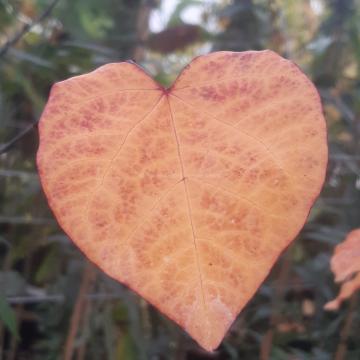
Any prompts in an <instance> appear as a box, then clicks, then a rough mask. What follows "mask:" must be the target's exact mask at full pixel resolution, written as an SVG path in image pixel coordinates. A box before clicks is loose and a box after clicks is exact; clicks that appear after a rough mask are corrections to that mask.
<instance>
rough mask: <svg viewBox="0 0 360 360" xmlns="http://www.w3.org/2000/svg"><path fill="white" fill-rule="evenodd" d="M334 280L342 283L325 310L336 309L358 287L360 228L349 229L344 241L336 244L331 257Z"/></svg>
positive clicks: (359, 279)
mask: <svg viewBox="0 0 360 360" xmlns="http://www.w3.org/2000/svg"><path fill="white" fill-rule="evenodd" d="M331 270H332V271H333V273H334V275H335V281H336V282H339V283H342V285H341V288H340V293H339V295H338V296H337V297H336V299H334V300H332V301H330V302H328V303H327V304H326V305H325V309H326V310H337V309H338V308H339V306H340V305H341V303H342V302H343V301H344V300H346V299H348V298H349V297H350V296H351V295H352V294H353V293H354V292H355V291H357V290H358V289H360V229H356V230H353V231H351V232H350V233H349V234H348V235H347V236H346V238H345V240H344V242H342V243H341V244H339V245H337V246H336V248H335V252H334V255H333V257H332V258H331Z"/></svg>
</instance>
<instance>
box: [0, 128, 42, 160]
mask: <svg viewBox="0 0 360 360" xmlns="http://www.w3.org/2000/svg"><path fill="white" fill-rule="evenodd" d="M37 124H38V123H37V122H34V123H32V124H30V125H28V126H27V127H26V128H25V129H24V130H22V131H20V132H19V133H18V134H17V135H15V136H14V137H13V138H12V139H11V140H10V141H9V142H7V143H6V144H4V145H2V146H1V147H0V155H1V154H4V153H6V152H7V151H8V150H9V149H10V148H11V147H12V146H13V145H14V144H16V143H17V142H18V141H19V140H20V139H22V138H23V137H24V136H25V135H27V134H28V133H29V132H30V131H32V130H33V129H34V128H35V127H36V126H37Z"/></svg>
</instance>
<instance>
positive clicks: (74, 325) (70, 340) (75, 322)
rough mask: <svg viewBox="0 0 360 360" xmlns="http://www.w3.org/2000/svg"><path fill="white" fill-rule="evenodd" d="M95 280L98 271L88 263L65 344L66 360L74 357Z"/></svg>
mask: <svg viewBox="0 0 360 360" xmlns="http://www.w3.org/2000/svg"><path fill="white" fill-rule="evenodd" d="M95 278H96V269H95V268H94V267H93V266H92V264H90V263H89V262H86V265H85V269H84V271H83V276H82V279H81V285H80V290H79V293H78V296H77V299H76V303H75V306H74V310H73V313H72V315H71V320H70V327H69V332H68V336H67V339H66V343H65V351H64V358H63V359H64V360H71V359H72V357H73V353H74V343H75V338H76V335H77V333H78V329H79V325H80V323H81V319H82V317H83V314H84V310H85V304H86V294H87V293H88V291H89V289H90V287H91V286H92V284H93V283H94V281H95Z"/></svg>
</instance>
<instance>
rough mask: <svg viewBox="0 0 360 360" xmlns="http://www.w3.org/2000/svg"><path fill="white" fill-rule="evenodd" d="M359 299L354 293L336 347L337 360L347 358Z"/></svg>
mask: <svg viewBox="0 0 360 360" xmlns="http://www.w3.org/2000/svg"><path fill="white" fill-rule="evenodd" d="M357 301H358V295H357V294H353V295H352V297H351V300H350V306H349V309H348V313H347V315H346V318H345V322H344V325H343V327H342V329H341V331H340V341H339V344H338V346H337V349H336V354H335V358H334V359H335V360H345V359H346V352H347V339H348V337H349V335H350V330H351V325H352V322H353V318H354V315H355V314H354V312H355V309H356V305H357Z"/></svg>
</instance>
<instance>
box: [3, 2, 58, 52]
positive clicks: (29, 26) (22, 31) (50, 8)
mask: <svg viewBox="0 0 360 360" xmlns="http://www.w3.org/2000/svg"><path fill="white" fill-rule="evenodd" d="M59 1H60V0H53V1H52V2H51V3H50V4H49V6H48V7H47V8H46V9H45V10H44V11H43V12H42V13H41V14H40V15H39V16H38V17H37V18H35V19H34V20H33V21H31V22H29V23H27V24H24V26H23V27H22V28H21V29H20V30H19V31H18V32H17V33H16V34H15V35H14V36H13V37H11V38H10V39H8V40H7V41H6V42H5V44H4V45H3V46H2V47H1V48H0V57H2V56H4V55H5V54H6V53H7V52H8V50H9V49H10V48H11V47H12V46H14V45H15V44H16V43H17V42H18V41H19V40H20V39H21V38H22V37H23V36H25V35H26V34H27V33H28V32H29V31H30V30H31V29H32V28H33V27H34V26H35V25H37V24H39V23H41V22H42V21H44V20H45V19H46V18H47V17H48V16H49V15H50V14H51V12H52V11H53V9H54V7H55V6H56V5H57V3H58V2H59Z"/></svg>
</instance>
